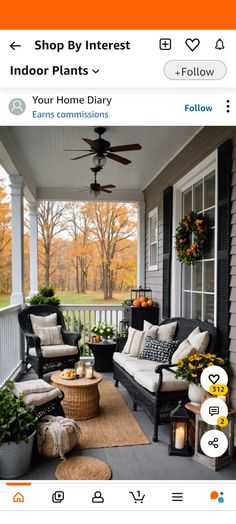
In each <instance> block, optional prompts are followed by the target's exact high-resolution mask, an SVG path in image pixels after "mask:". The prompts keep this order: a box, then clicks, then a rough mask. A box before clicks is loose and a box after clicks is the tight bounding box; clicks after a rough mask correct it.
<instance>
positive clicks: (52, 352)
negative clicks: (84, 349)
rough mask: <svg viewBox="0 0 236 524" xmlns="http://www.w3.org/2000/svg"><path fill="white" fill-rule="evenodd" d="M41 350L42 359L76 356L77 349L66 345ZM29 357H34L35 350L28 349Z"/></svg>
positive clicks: (45, 347) (44, 347) (42, 347)
mask: <svg viewBox="0 0 236 524" xmlns="http://www.w3.org/2000/svg"><path fill="white" fill-rule="evenodd" d="M41 350H42V354H43V357H44V358H54V357H63V356H66V355H76V354H77V353H78V348H77V347H76V346H68V345H67V344H61V345H55V346H41ZM29 355H30V356H31V357H36V356H37V353H36V349H35V348H30V350H29Z"/></svg>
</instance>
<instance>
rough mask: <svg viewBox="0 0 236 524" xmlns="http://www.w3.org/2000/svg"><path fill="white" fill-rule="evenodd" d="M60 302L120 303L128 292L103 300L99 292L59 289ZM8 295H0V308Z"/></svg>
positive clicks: (126, 296) (6, 302)
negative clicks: (83, 292) (76, 291)
mask: <svg viewBox="0 0 236 524" xmlns="http://www.w3.org/2000/svg"><path fill="white" fill-rule="evenodd" d="M57 295H58V296H59V298H60V300H61V303H62V304H121V303H122V302H123V299H124V298H129V295H130V294H129V292H127V293H114V298H112V299H110V300H104V299H103V294H102V292H101V291H99V292H96V291H94V292H91V291H88V293H86V295H84V294H83V295H81V294H78V293H75V292H74V293H73V292H68V291H59V292H58V293H57ZM9 304H10V295H0V308H1V307H5V306H9Z"/></svg>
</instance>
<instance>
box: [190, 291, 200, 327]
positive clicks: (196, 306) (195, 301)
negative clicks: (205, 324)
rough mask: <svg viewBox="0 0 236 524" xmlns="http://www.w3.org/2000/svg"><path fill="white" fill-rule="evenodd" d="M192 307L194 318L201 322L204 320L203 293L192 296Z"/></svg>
mask: <svg viewBox="0 0 236 524" xmlns="http://www.w3.org/2000/svg"><path fill="white" fill-rule="evenodd" d="M192 307H193V314H192V318H196V319H198V320H201V318H202V294H201V293H193V294H192Z"/></svg>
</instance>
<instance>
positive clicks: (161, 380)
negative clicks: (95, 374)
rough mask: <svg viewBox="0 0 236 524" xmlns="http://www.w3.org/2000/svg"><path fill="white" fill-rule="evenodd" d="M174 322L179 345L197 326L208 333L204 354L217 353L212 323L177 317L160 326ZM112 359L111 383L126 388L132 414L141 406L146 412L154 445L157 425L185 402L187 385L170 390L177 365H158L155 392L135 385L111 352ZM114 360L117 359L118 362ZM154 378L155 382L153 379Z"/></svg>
mask: <svg viewBox="0 0 236 524" xmlns="http://www.w3.org/2000/svg"><path fill="white" fill-rule="evenodd" d="M175 321H177V327H176V331H175V337H174V338H175V339H176V340H179V341H180V342H182V341H183V340H185V339H186V338H187V337H188V336H189V335H190V333H191V332H192V331H193V330H194V329H195V328H196V327H197V326H199V329H200V331H208V333H209V344H208V348H207V352H208V353H214V352H217V350H216V344H217V331H216V328H215V327H214V326H213V325H212V324H208V323H206V322H201V321H199V320H192V319H186V318H180V317H177V318H172V319H166V320H164V321H163V322H162V323H161V324H160V325H163V324H168V323H171V322H175ZM113 357H114V360H113V368H114V380H115V385H116V387H118V385H119V382H121V384H123V386H125V388H126V389H127V391H128V392H129V395H130V397H131V399H132V401H133V410H134V411H136V409H137V405H139V406H141V407H142V408H143V409H144V410H145V411H146V413H147V415H148V416H149V417H150V418H151V420H152V421H153V422H154V433H153V441H154V442H157V441H158V426H159V425H160V424H162V423H167V422H169V420H170V412H171V410H172V409H173V408H174V407H176V405H177V403H178V401H179V400H183V401H185V400H187V399H188V385H187V384H186V383H183V381H181V383H182V384H181V383H180V384H178V389H177V390H176V389H175V390H171V387H170V385H171V381H170V377H173V378H174V375H175V368H176V365H175V364H170V365H167V364H159V365H157V367H156V368H155V373H157V374H158V381H157V380H156V382H158V385H157V388H156V390H155V392H152V391H150V390H149V389H147V388H145V387H144V386H143V385H141V384H140V383H139V382H137V380H135V378H134V377H133V376H132V375H131V374H130V373H129V372H128V371H127V370H126V369H124V367H123V365H122V362H119V360H120V358H119V354H118V353H114V356H113ZM116 360H118V362H117V361H116ZM167 377H168V378H167ZM154 378H155V379H156V377H154ZM173 378H172V380H173ZM165 380H167V381H169V383H168V388H167V389H166V388H165ZM141 382H142V381H141ZM176 382H177V381H176Z"/></svg>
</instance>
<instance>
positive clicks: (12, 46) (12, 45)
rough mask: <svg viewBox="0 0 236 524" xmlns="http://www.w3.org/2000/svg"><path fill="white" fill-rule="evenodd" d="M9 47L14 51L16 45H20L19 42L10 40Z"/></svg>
mask: <svg viewBox="0 0 236 524" xmlns="http://www.w3.org/2000/svg"><path fill="white" fill-rule="evenodd" d="M10 47H11V48H12V49H13V51H15V49H16V47H21V45H20V44H16V42H15V41H14V42H12V43H11V44H10Z"/></svg>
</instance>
